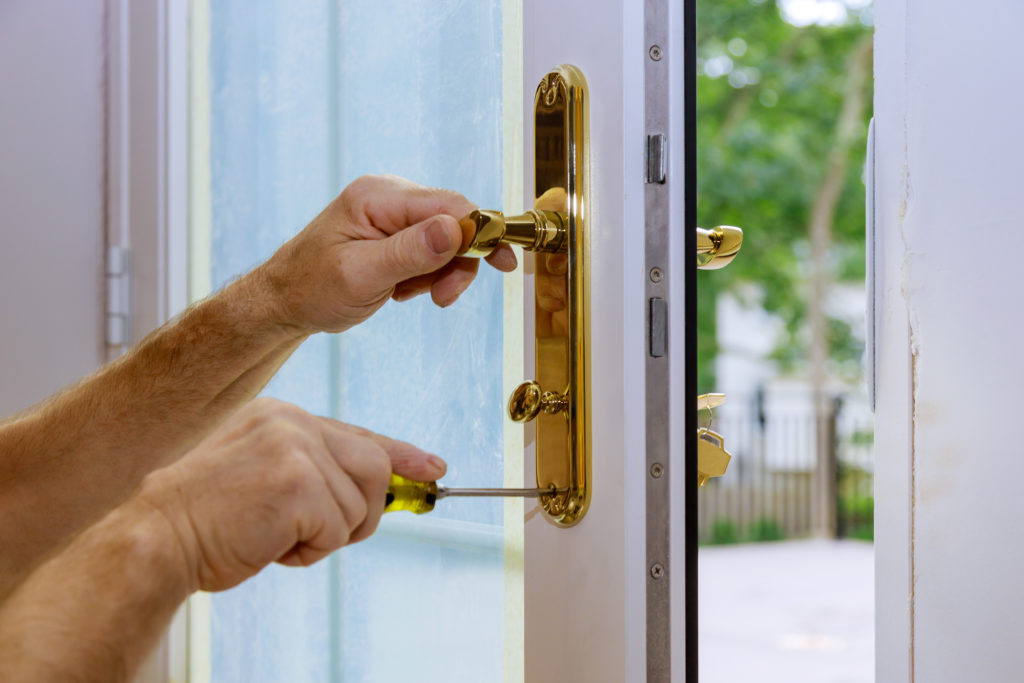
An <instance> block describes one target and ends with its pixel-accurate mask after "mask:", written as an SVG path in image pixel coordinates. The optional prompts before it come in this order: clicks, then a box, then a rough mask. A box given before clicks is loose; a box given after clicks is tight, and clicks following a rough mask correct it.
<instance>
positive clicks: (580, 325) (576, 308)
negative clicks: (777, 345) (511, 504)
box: [530, 65, 591, 527]
mask: <svg viewBox="0 0 1024 683" xmlns="http://www.w3.org/2000/svg"><path fill="white" fill-rule="evenodd" d="M587 106H588V102H587V82H586V80H585V79H584V77H583V74H582V73H581V72H580V70H579V69H577V68H576V67H574V66H567V65H563V66H559V67H558V68H556V69H554V70H553V71H551V72H550V73H548V74H547V75H546V76H545V77H544V79H543V80H542V81H541V82H540V85H539V86H537V94H536V97H535V98H534V107H533V116H534V118H533V122H534V169H535V195H534V197H535V201H534V208H535V209H537V210H540V211H557V212H559V213H561V214H562V215H564V216H566V218H567V227H568V231H569V233H568V249H567V250H566V251H565V253H554V254H544V253H538V254H533V255H531V256H530V258H532V259H533V272H534V274H535V280H534V292H535V294H534V296H535V301H534V311H535V314H536V317H535V333H536V345H535V347H534V348H535V351H534V353H535V359H536V373H537V375H536V378H537V383H538V384H539V385H540V386H541V387H543V389H544V390H546V391H555V392H564V396H566V397H567V398H568V401H567V404H568V405H567V406H566V408H565V409H564V410H559V411H557V412H542V413H540V414H539V415H538V416H537V418H536V422H535V424H536V429H537V440H536V455H537V486H538V487H539V488H550V489H553V490H556V491H558V493H552V494H544V495H542V496H541V497H540V505H541V507H542V508H543V510H544V513H545V516H546V517H547V518H548V520H549V521H550V522H552V523H554V524H556V525H558V526H563V527H568V526H572V525H574V524H576V523H577V522H579V521H580V520H581V519H582V518H583V515H584V514H586V512H587V507H588V505H589V504H590V495H591V481H590V449H591V443H590V389H589V379H590V327H589V324H590V322H589V315H588V313H589V306H590V301H589V297H590V266H589V255H590V233H589V218H588V215H587V212H588V211H589V199H590V195H589V189H590V178H589V154H588V145H589V134H588V130H587V126H588V116H589V115H588V112H587ZM563 491H564V492H563Z"/></svg>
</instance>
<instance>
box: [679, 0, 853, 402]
mask: <svg viewBox="0 0 1024 683" xmlns="http://www.w3.org/2000/svg"><path fill="white" fill-rule="evenodd" d="M697 14H698V21H697V37H698V44H697V55H698V64H697V69H698V78H697V112H698V113H697V138H698V139H697V149H698V152H697V169H698V171H697V179H698V200H697V214H698V222H699V224H700V225H703V226H711V225H720V224H726V225H738V226H741V227H742V228H743V229H744V233H745V239H744V243H743V250H742V251H741V252H740V256H739V257H738V258H737V259H736V260H735V261H733V263H732V264H731V265H730V266H729V267H728V268H725V269H723V270H718V271H713V272H702V273H700V274H699V275H698V306H699V313H698V320H699V323H698V340H699V341H698V347H699V348H698V357H699V363H700V379H699V384H700V388H701V390H702V391H706V390H713V389H714V357H715V355H716V353H717V350H718V349H717V344H716V335H715V332H716V327H715V301H716V299H717V297H718V295H719V293H721V292H723V291H727V290H732V291H739V286H740V285H741V284H742V283H756V284H758V285H759V286H760V289H761V291H762V292H763V297H764V298H763V301H761V302H760V304H761V305H762V306H764V308H765V309H766V310H768V311H771V312H773V313H776V314H777V315H779V316H780V317H781V319H782V320H783V321H784V323H785V329H786V335H785V341H784V344H783V345H782V347H780V348H779V349H777V351H776V353H775V358H776V359H777V360H778V361H780V363H781V364H782V365H783V367H787V368H793V367H796V366H799V365H800V363H801V359H802V358H804V357H806V344H807V341H806V335H803V334H801V330H802V329H803V327H804V324H805V318H806V312H807V291H808V284H807V278H808V274H809V268H808V260H809V246H808V225H809V219H810V209H811V206H812V205H813V204H814V201H815V197H816V193H818V192H819V190H820V186H821V183H822V177H823V174H824V172H825V165H826V162H827V160H828V158H829V152H830V150H831V147H832V145H833V144H834V142H835V139H836V121H837V117H838V114H839V111H840V109H841V107H842V103H843V98H844V85H845V84H846V82H847V78H846V76H847V72H848V70H849V69H850V68H851V58H852V55H854V53H855V52H856V51H857V49H858V48H859V47H860V46H862V45H863V43H864V41H870V40H871V31H872V29H871V27H870V26H866V25H864V23H862V22H861V21H860V20H859V18H857V17H856V16H852V17H851V18H850V20H849V21H848V22H847V23H845V24H843V25H839V26H818V25H810V26H804V27H798V26H794V25H792V24H790V23H787V22H786V21H785V20H784V19H783V17H782V15H781V13H780V10H779V9H778V7H777V6H776V4H775V3H774V2H772V1H771V0H768V1H765V0H760V1H758V0H699V1H698V3H697ZM870 81H871V79H870V78H868V79H867V83H868V85H867V86H866V87H869V88H870ZM866 100H867V102H869V103H870V101H871V100H870V96H868V97H867V98H866ZM869 118H870V112H864V116H863V125H862V127H861V129H860V130H858V132H857V135H856V139H855V140H854V141H853V143H852V147H851V149H850V155H849V157H848V161H847V167H846V170H845V174H844V175H845V178H844V181H843V186H842V191H841V192H840V195H839V199H838V203H837V205H836V211H835V218H834V220H833V222H832V226H831V235H832V244H831V249H830V253H829V256H830V259H829V263H830V269H831V273H830V276H831V278H832V279H833V280H836V281H843V280H846V281H856V280H863V278H864V184H863V179H862V169H863V164H864V151H865V143H866V136H867V122H868V120H869ZM828 330H829V342H830V353H831V356H832V358H833V359H834V360H836V361H838V362H850V361H853V362H856V361H857V359H859V355H860V349H859V348H858V345H857V344H856V343H854V342H853V341H852V340H853V337H852V335H851V331H850V330H849V326H848V325H844V324H843V323H842V322H841V321H838V320H834V321H829V322H828Z"/></svg>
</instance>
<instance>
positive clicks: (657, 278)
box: [651, 268, 661, 282]
mask: <svg viewBox="0 0 1024 683" xmlns="http://www.w3.org/2000/svg"><path fill="white" fill-rule="evenodd" d="M651 282H661V268H651Z"/></svg>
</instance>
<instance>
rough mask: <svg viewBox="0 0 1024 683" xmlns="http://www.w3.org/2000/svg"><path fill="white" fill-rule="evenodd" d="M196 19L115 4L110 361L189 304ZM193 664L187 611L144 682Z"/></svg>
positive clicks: (157, 5) (110, 37)
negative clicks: (116, 335)
mask: <svg viewBox="0 0 1024 683" xmlns="http://www.w3.org/2000/svg"><path fill="white" fill-rule="evenodd" d="M188 12H189V2H188V0H107V26H106V31H107V40H106V50H107V135H106V138H107V154H106V167H107V168H106V170H107V173H106V192H107V200H106V204H107V212H106V213H107V226H106V231H107V253H108V259H109V258H110V256H109V255H110V253H111V250H112V248H113V249H119V250H121V253H122V254H123V255H125V256H126V258H125V261H126V263H127V264H128V272H129V273H130V287H129V288H128V297H127V299H128V300H127V301H126V302H125V301H122V302H119V305H120V306H123V307H124V308H122V309H121V310H123V311H124V312H125V314H126V322H127V325H126V327H125V329H124V330H123V331H122V332H121V333H120V335H121V336H120V340H121V342H122V343H120V344H117V345H111V344H108V347H107V354H108V360H112V359H113V358H116V357H117V356H119V355H120V354H121V353H123V352H124V351H126V350H127V349H128V348H129V347H130V346H131V345H133V344H135V343H136V342H138V341H140V340H141V339H142V338H143V337H144V336H145V335H146V334H148V333H149V331H151V330H153V329H155V328H156V327H158V326H160V325H161V324H163V323H164V322H166V321H167V320H168V319H170V318H171V317H173V316H174V315H176V314H177V313H178V312H180V311H182V310H183V309H184V308H185V306H186V305H187V303H188V290H187V274H188V261H187V246H188V221H187V207H188V190H187V182H188V173H187V149H188V127H187V121H188V118H187V117H188V79H187V74H188V20H189V16H188ZM108 266H109V263H108ZM108 296H109V295H108ZM109 303H110V302H109V300H108V305H109ZM186 662H187V652H186V647H185V610H184V609H182V610H179V613H178V615H177V616H176V617H175V619H174V621H173V623H172V625H171V629H170V631H169V632H168V634H167V635H166V636H165V637H164V638H163V639H162V640H161V643H160V645H159V646H158V647H157V649H156V650H155V651H154V652H153V654H152V656H151V657H150V658H149V659H148V660H147V661H146V663H145V664H144V665H143V667H142V669H141V670H140V672H139V674H138V676H137V679H136V680H138V681H145V682H146V683H163V682H165V681H169V680H176V681H183V680H185V672H186Z"/></svg>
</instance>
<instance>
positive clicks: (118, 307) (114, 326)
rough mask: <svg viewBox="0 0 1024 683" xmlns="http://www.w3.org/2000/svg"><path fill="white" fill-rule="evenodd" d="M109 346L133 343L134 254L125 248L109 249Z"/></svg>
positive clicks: (107, 275)
mask: <svg viewBox="0 0 1024 683" xmlns="http://www.w3.org/2000/svg"><path fill="white" fill-rule="evenodd" d="M106 277H107V313H106V317H107V320H106V322H107V326H106V327H107V346H115V347H116V346H121V347H123V346H128V345H129V344H130V343H131V340H130V337H131V318H132V252H131V250H130V249H126V248H125V247H115V246H112V247H107V268H106Z"/></svg>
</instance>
